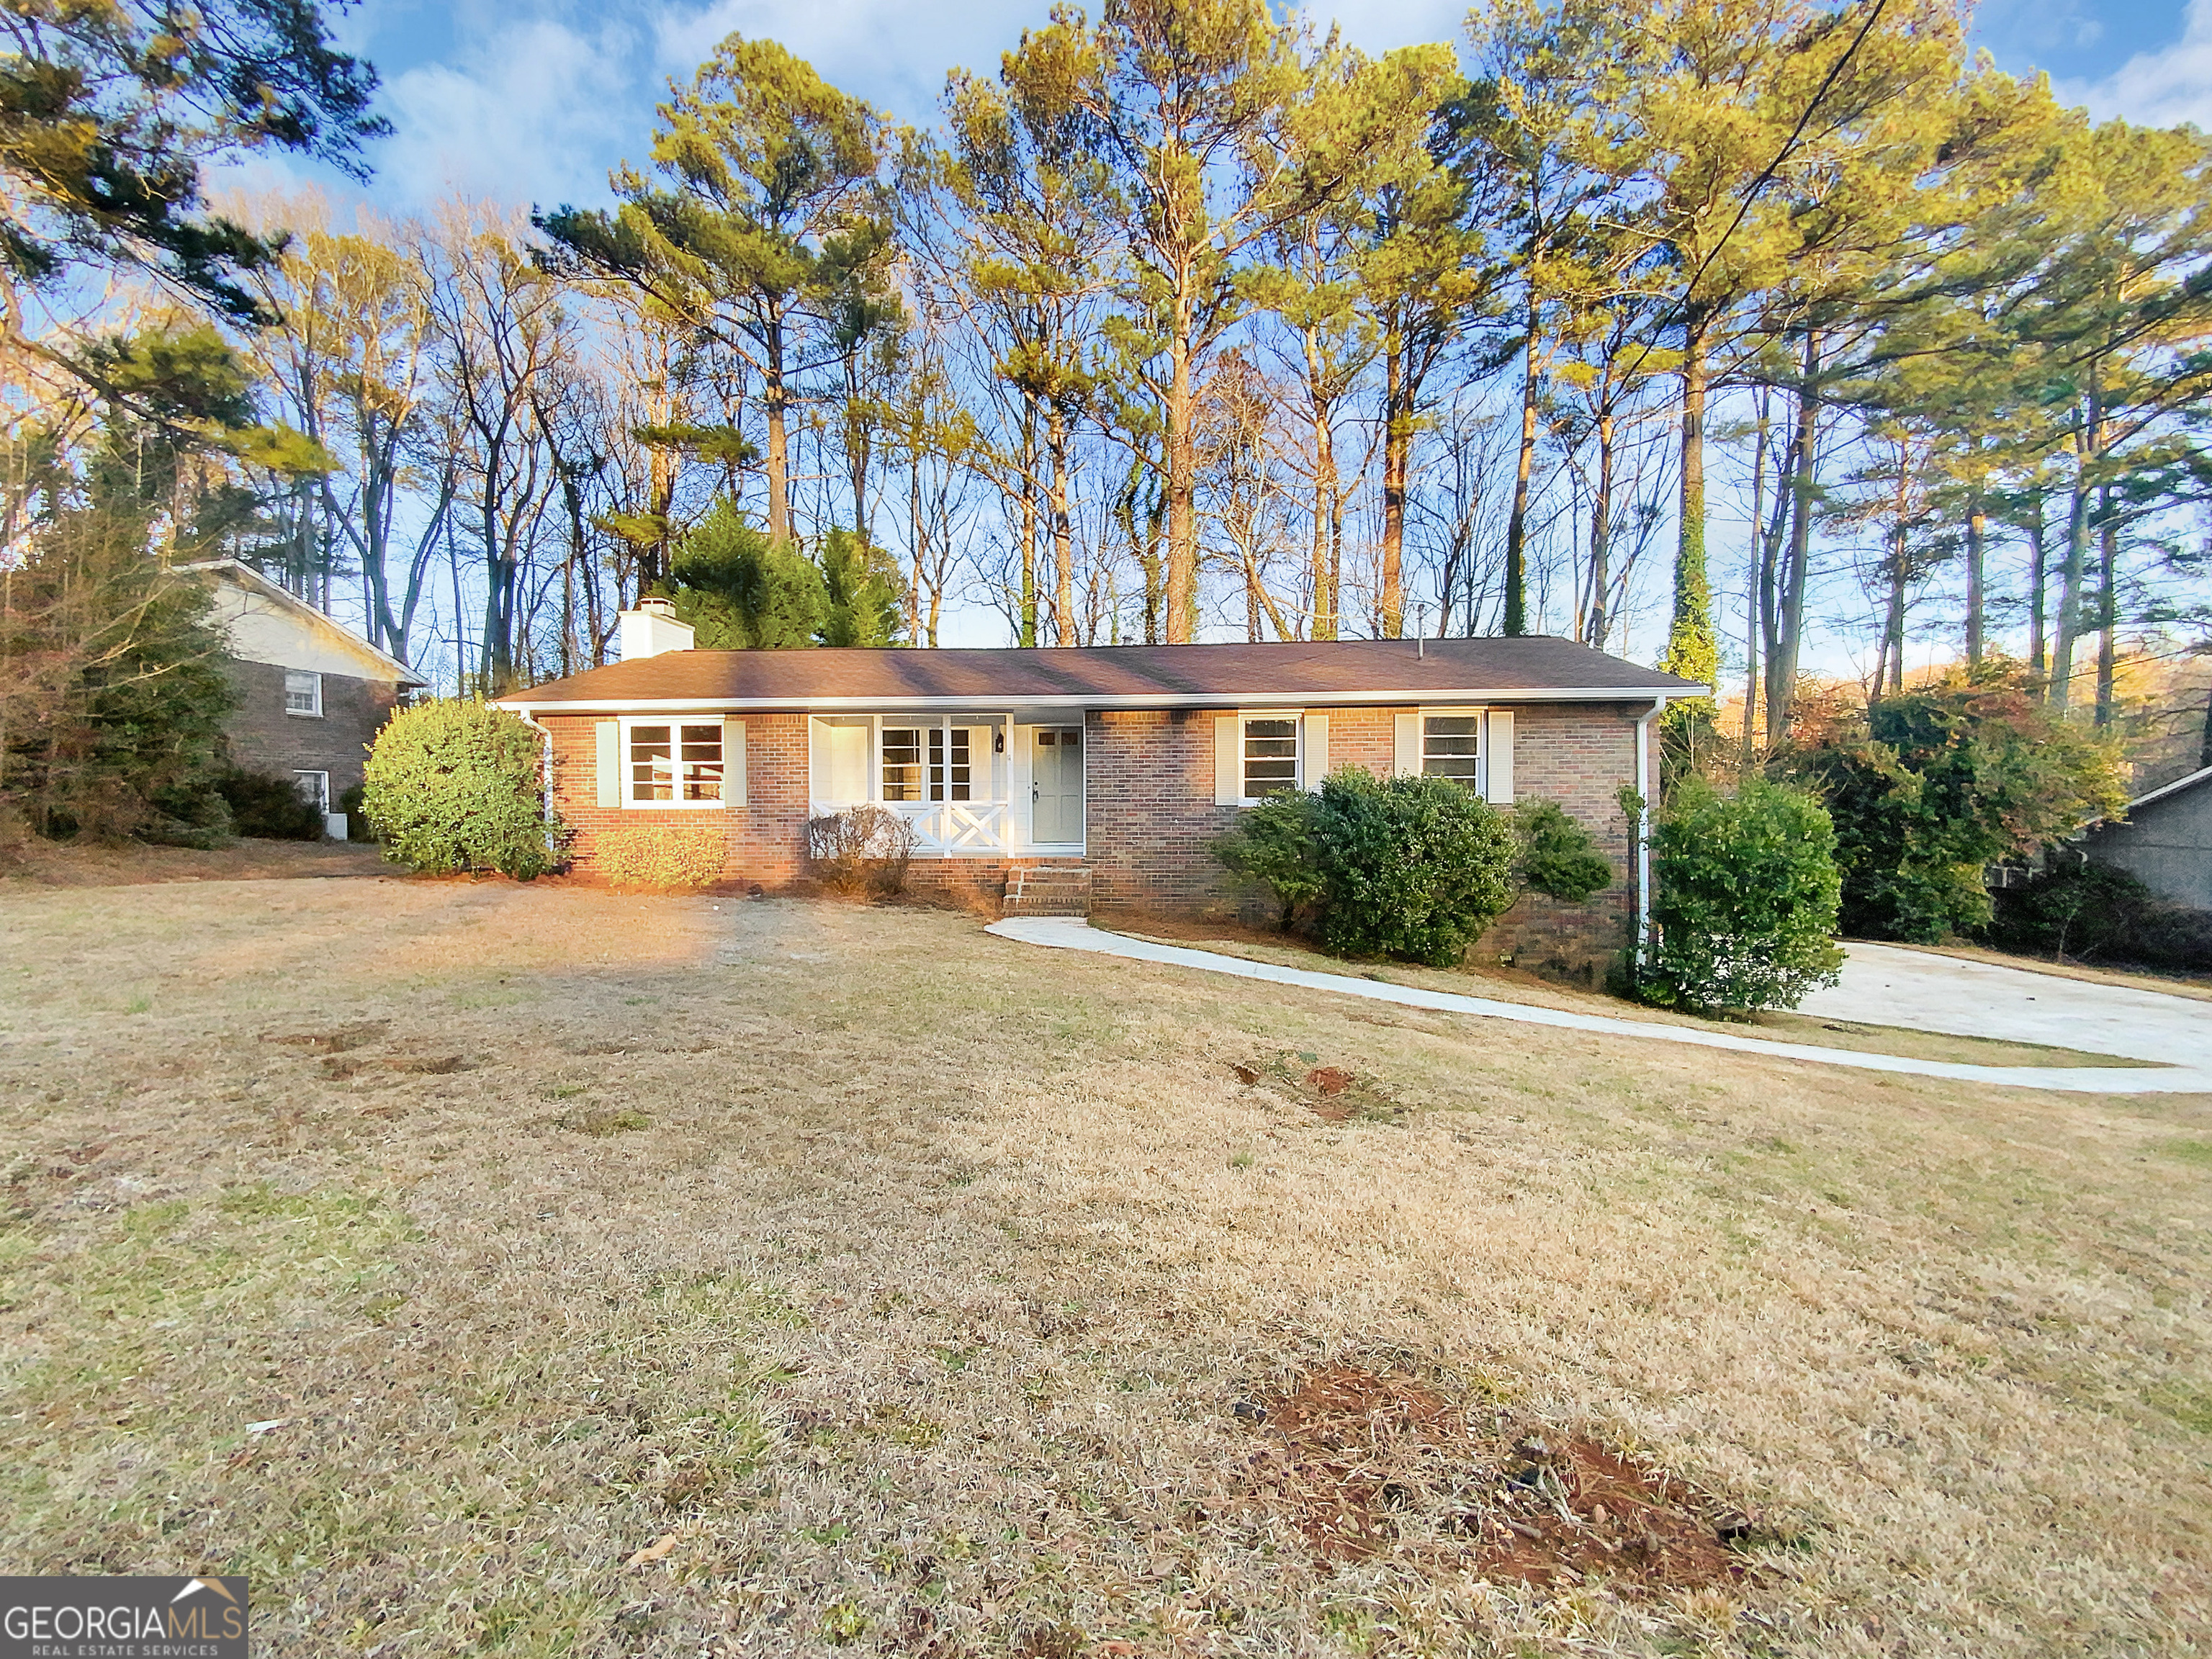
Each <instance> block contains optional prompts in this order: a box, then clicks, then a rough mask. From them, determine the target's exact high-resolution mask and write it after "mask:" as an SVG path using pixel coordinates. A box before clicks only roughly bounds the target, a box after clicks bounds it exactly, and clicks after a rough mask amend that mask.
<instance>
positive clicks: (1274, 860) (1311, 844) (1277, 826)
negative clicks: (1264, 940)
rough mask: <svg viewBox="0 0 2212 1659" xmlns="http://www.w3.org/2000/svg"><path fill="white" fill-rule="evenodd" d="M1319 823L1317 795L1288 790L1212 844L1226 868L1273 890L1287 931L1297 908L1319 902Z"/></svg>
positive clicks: (1243, 816)
mask: <svg viewBox="0 0 2212 1659" xmlns="http://www.w3.org/2000/svg"><path fill="white" fill-rule="evenodd" d="M1320 819H1321V797H1320V796H1319V795H1316V794H1308V793H1304V792H1302V791H1299V790H1291V791H1290V792H1289V793H1285V794H1280V795H1274V796H1271V797H1270V798H1269V799H1267V800H1264V801H1262V802H1261V804H1260V805H1257V806H1255V807H1253V808H1251V809H1250V810H1249V811H1246V812H1244V813H1243V814H1241V815H1240V816H1239V817H1237V827H1236V828H1235V829H1231V831H1230V832H1229V833H1228V834H1227V835H1225V836H1221V837H1220V838H1219V839H1218V840H1217V841H1216V842H1214V843H1213V849H1212V850H1213V856H1214V857H1215V858H1217V859H1218V860H1220V861H1221V862H1222V863H1223V864H1224V865H1225V866H1228V867H1229V868H1230V869H1231V870H1233V871H1235V872H1237V874H1238V875H1240V876H1250V877H1252V878H1254V879H1255V880H1258V881H1263V882H1265V883H1267V885H1268V886H1270V887H1272V888H1273V889H1274V890H1275V902H1277V903H1278V904H1279V905H1281V906H1282V928H1283V931H1284V932H1285V933H1288V932H1290V930H1291V923H1292V922H1294V921H1297V916H1298V912H1299V911H1300V910H1302V909H1307V908H1310V907H1311V906H1314V905H1316V904H1318V903H1319V902H1321V898H1322V876H1321V854H1320V851H1319V847H1318V843H1317V840H1316V837H1317V835H1318V833H1319V824H1320Z"/></svg>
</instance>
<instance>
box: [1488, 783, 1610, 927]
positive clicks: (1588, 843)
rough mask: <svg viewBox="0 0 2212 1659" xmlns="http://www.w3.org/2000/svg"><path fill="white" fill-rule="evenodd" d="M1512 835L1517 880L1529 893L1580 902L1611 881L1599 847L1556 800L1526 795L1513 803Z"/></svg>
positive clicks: (1601, 889) (1568, 901) (1572, 902)
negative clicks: (1517, 847)
mask: <svg viewBox="0 0 2212 1659" xmlns="http://www.w3.org/2000/svg"><path fill="white" fill-rule="evenodd" d="M1513 836H1514V839H1515V840H1516V842H1519V843H1520V849H1521V851H1520V858H1519V860H1518V862H1517V864H1516V866H1515V868H1516V872H1517V873H1518V874H1519V876H1520V878H1521V884H1522V886H1523V887H1526V888H1527V889H1528V890H1529V891H1531V892H1534V893H1543V894H1547V895H1548V896H1551V897H1553V898H1555V899H1560V900H1563V901H1565V902H1566V903H1569V904H1580V903H1583V902H1584V901H1585V900H1587V899H1588V898H1589V896H1591V895H1592V894H1594V893H1601V892H1603V891H1604V890H1606V889H1607V888H1608V887H1610V886H1612V885H1613V866H1612V865H1610V864H1608V863H1607V861H1606V859H1605V855H1604V854H1602V853H1601V852H1599V851H1598V850H1597V842H1595V841H1594V840H1592V839H1591V838H1590V832H1589V830H1587V829H1583V827H1582V825H1581V824H1579V823H1577V822H1576V821H1575V820H1574V819H1572V818H1571V817H1568V816H1567V815H1566V813H1565V811H1562V810H1561V809H1560V807H1559V804H1558V803H1557V802H1555V801H1548V800H1524V801H1522V802H1520V803H1518V804H1517V805H1515V807H1514V809H1513Z"/></svg>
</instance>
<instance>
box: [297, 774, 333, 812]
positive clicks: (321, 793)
mask: <svg viewBox="0 0 2212 1659" xmlns="http://www.w3.org/2000/svg"><path fill="white" fill-rule="evenodd" d="M292 778H293V782H294V785H295V787H297V786H298V785H299V784H301V783H304V782H306V781H307V780H308V779H309V778H319V779H321V780H322V781H321V782H319V784H317V785H316V786H315V796H314V804H315V810H316V811H319V812H324V813H327V812H329V811H330V810H331V775H330V774H329V773H328V772H324V771H319V770H317V769H313V768H312V767H295V768H294V769H293V771H292Z"/></svg>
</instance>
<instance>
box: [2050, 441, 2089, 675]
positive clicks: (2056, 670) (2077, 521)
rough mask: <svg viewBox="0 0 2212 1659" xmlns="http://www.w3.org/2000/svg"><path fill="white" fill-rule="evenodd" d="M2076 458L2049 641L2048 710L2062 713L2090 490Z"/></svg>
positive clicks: (2077, 623) (2076, 624) (2077, 622)
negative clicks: (2054, 623) (2054, 621)
mask: <svg viewBox="0 0 2212 1659" xmlns="http://www.w3.org/2000/svg"><path fill="white" fill-rule="evenodd" d="M2075 459H2076V461H2077V465H2076V466H2075V471H2074V489H2073V493H2072V496H2071V499H2070V500H2069V502H2068V505H2067V511H2066V562H2065V563H2064V565H2063V567H2062V568H2061V569H2060V571H2059V578H2058V580H2059V586H2058V625H2057V628H2056V629H2054V630H2053V632H2052V635H2051V707H2052V708H2057V709H2060V710H2063V709H2064V708H2065V707H2066V705H2067V702H2068V693H2069V690H2070V688H2069V684H2068V682H2069V681H2070V680H2071V679H2072V678H2074V636H2075V635H2076V634H2078V633H2079V632H2081V578H2082V574H2083V569H2084V567H2085V566H2086V565H2087V562H2088V554H2089V545H2088V544H2089V489H2088V486H2087V484H2086V483H2083V481H2082V477H2081V466H2080V465H2078V463H2079V462H2080V461H2081V460H2082V459H2085V458H2084V457H2082V456H2081V455H2078V454H2077V456H2076V457H2075Z"/></svg>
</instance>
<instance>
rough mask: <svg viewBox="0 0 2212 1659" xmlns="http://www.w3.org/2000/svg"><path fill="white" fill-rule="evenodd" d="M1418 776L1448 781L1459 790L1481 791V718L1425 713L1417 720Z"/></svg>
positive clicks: (1474, 715)
mask: <svg viewBox="0 0 2212 1659" xmlns="http://www.w3.org/2000/svg"><path fill="white" fill-rule="evenodd" d="M1421 773H1422V775H1423V776H1425V777H1431V778H1449V779H1450V780H1451V781H1453V782H1454V783H1456V784H1459V785H1461V786H1462V787H1464V788H1467V789H1470V790H1474V791H1476V792H1478V793H1480V790H1481V788H1482V716H1481V715H1480V714H1425V715H1423V716H1422V717H1421Z"/></svg>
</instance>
